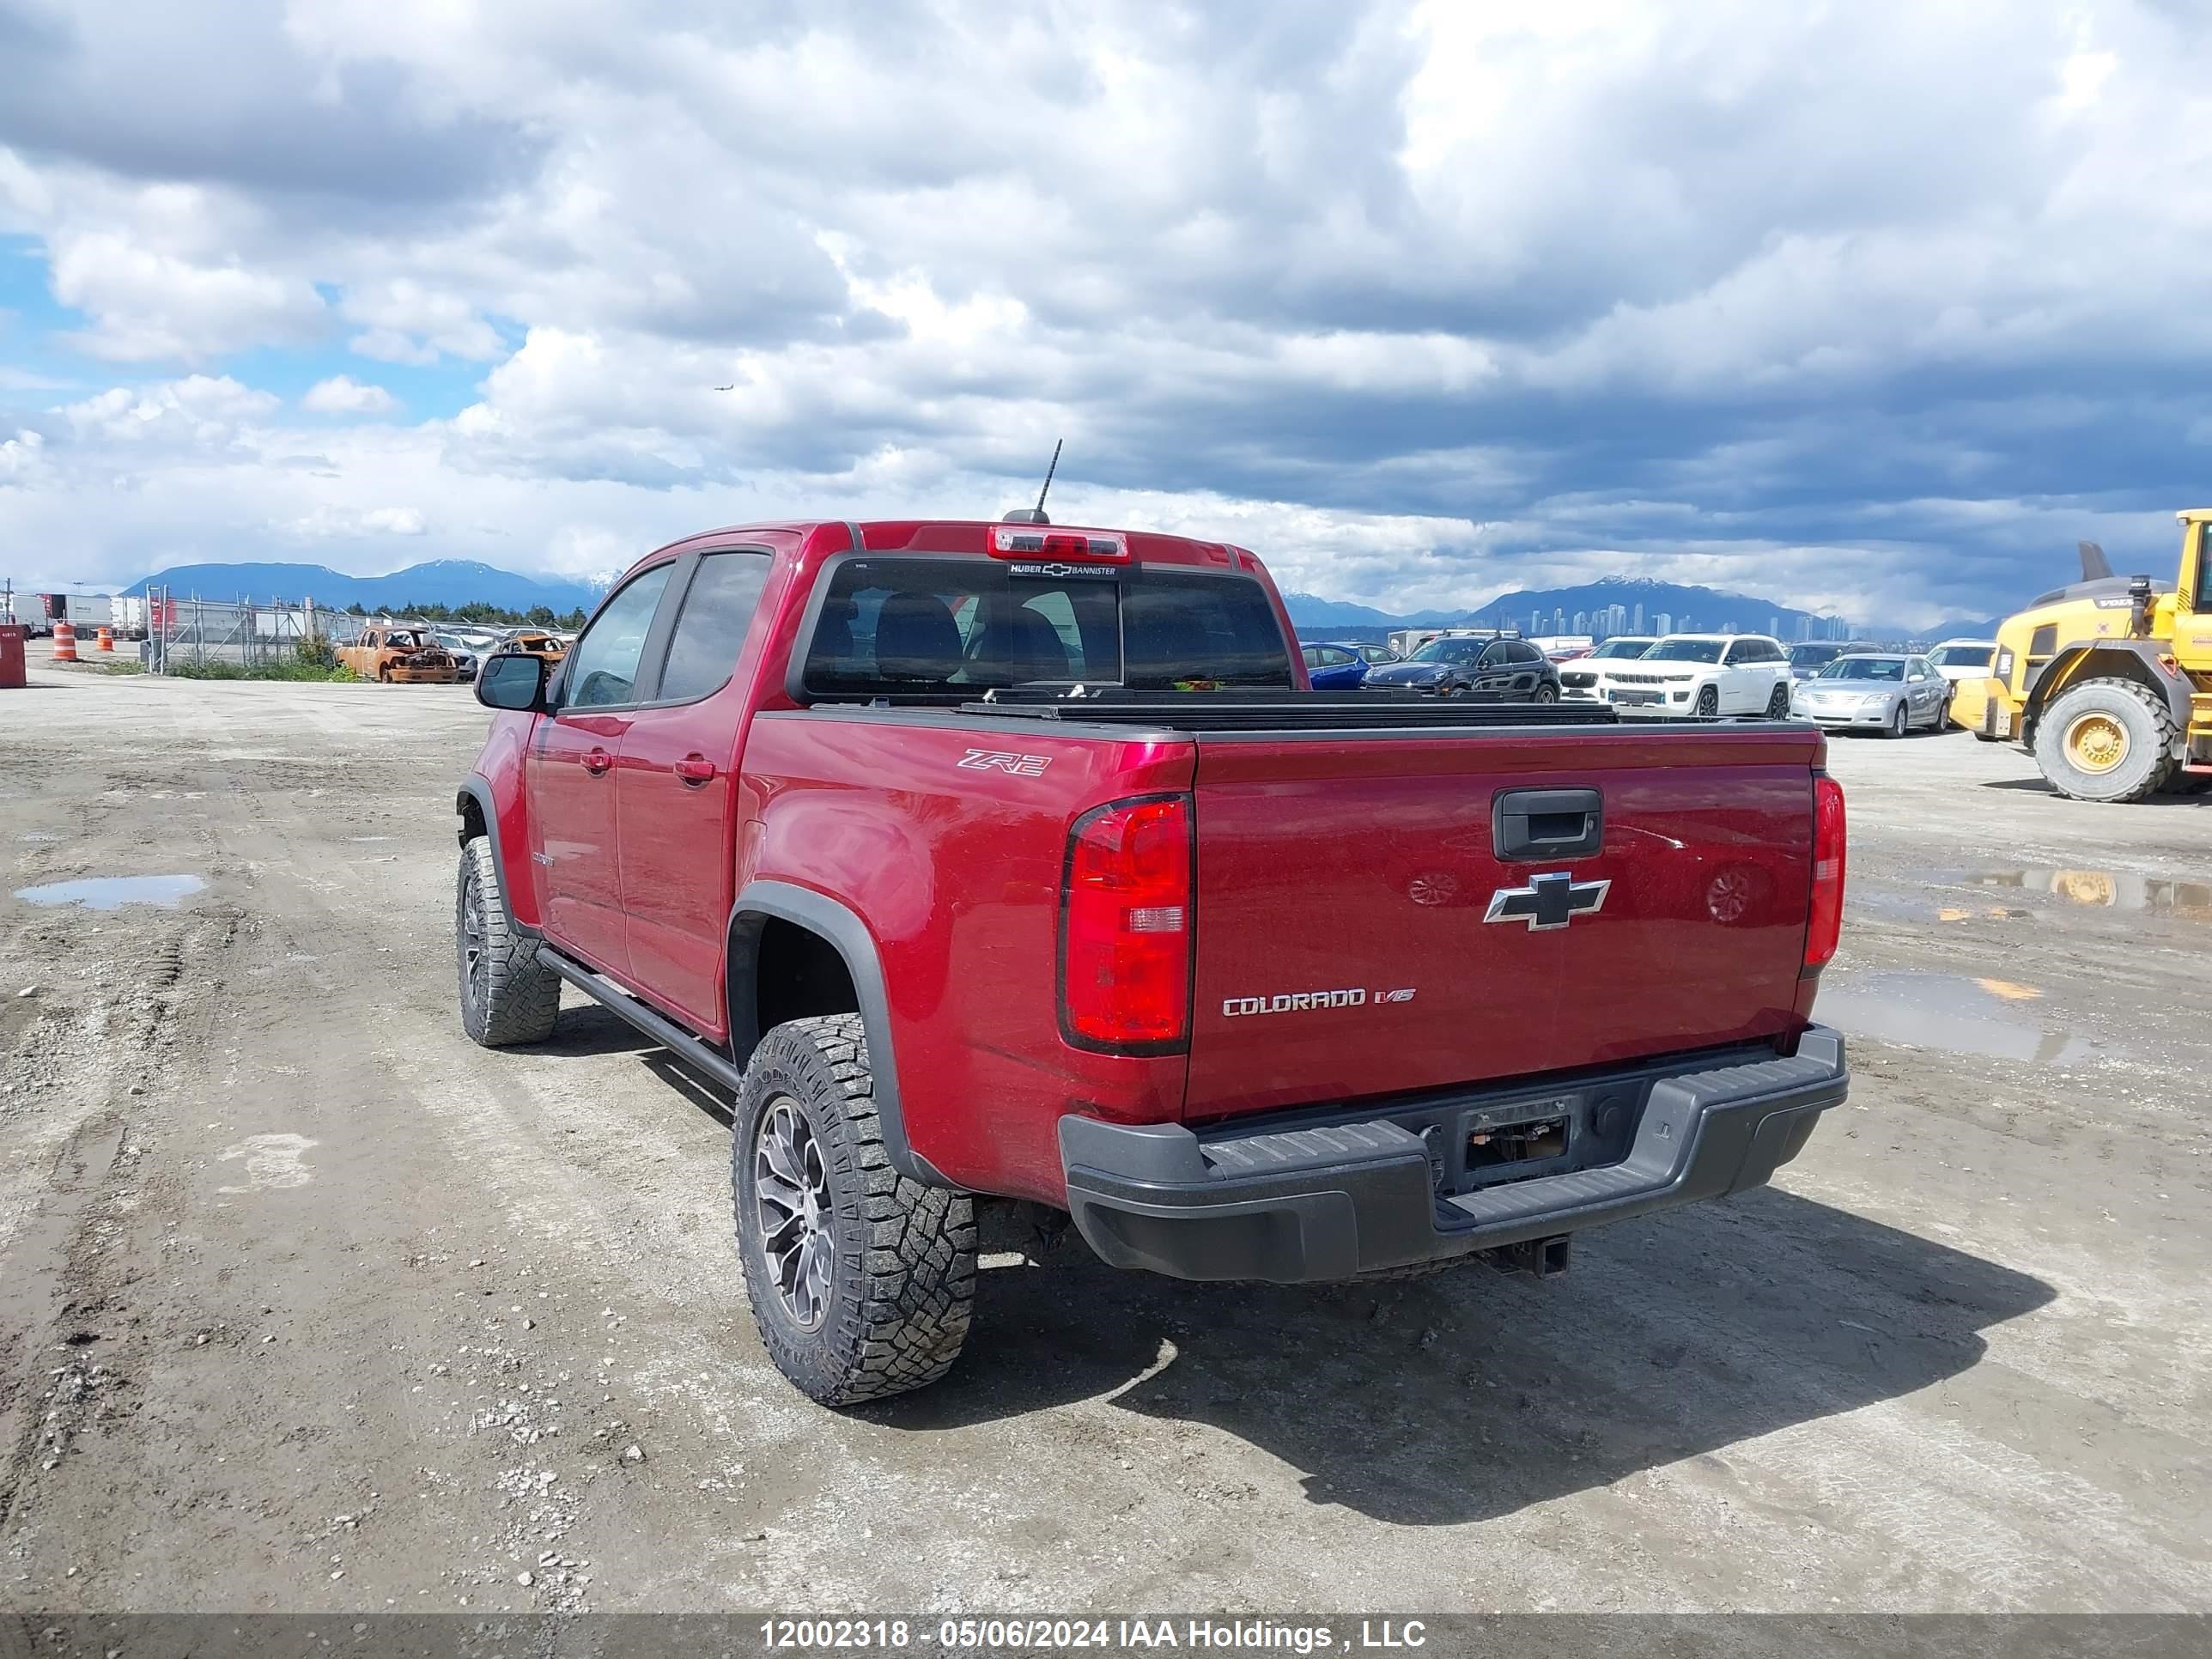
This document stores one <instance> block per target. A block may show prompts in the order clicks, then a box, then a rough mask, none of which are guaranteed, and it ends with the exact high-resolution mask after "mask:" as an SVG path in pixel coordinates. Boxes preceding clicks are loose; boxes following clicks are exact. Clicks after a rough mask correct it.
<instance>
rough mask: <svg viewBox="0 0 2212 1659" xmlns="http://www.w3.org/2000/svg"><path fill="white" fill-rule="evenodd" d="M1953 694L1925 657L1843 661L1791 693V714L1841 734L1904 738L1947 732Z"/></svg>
mask: <svg viewBox="0 0 2212 1659" xmlns="http://www.w3.org/2000/svg"><path fill="white" fill-rule="evenodd" d="M1950 690H1951V688H1950V684H1949V682H1948V681H1947V680H1945V679H1944V678H1943V677H1942V675H1941V674H1939V673H1937V672H1936V670H1935V669H1934V668H1933V667H1931V666H1930V665H1929V662H1928V659H1926V658H1925V657H1891V656H1874V655H1866V656H1853V657H1838V658H1837V659H1835V661H1833V662H1832V663H1830V664H1829V665H1827V666H1826V667H1825V668H1823V669H1822V670H1821V671H1820V672H1819V673H1817V674H1815V675H1814V676H1813V678H1811V679H1809V680H1799V681H1798V682H1797V683H1796V684H1795V685H1794V686H1792V687H1791V688H1790V713H1791V714H1795V715H1796V716H1797V718H1798V719H1800V720H1812V721H1814V723H1815V724H1817V725H1820V726H1828V727H1832V728H1833V729H1835V730H1838V731H1850V730H1852V729H1857V730H1858V731H1862V732H1881V733H1883V734H1884V735H1886V736H1888V737H1893V738H1901V737H1903V736H1904V735H1905V733H1906V732H1910V731H1912V730H1913V729H1915V728H1916V727H1925V728H1926V729H1927V730H1929V731H1931V732H1940V731H1942V729H1943V710H1944V707H1945V705H1946V704H1947V703H1948V702H1949V701H1950Z"/></svg>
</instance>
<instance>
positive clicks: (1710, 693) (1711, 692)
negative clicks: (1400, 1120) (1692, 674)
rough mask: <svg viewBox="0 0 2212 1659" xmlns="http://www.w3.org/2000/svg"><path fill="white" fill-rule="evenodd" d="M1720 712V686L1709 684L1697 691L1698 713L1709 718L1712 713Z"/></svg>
mask: <svg viewBox="0 0 2212 1659" xmlns="http://www.w3.org/2000/svg"><path fill="white" fill-rule="evenodd" d="M1720 712H1721V689H1720V687H1718V686H1717V685H1709V686H1707V687H1706V688H1705V690H1702V691H1700V692H1699V693H1698V713H1699V714H1701V715H1703V716H1704V717H1705V719H1707V720H1711V718H1712V717H1713V716H1714V715H1716V714H1719V713H1720Z"/></svg>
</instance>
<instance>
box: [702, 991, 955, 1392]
mask: <svg viewBox="0 0 2212 1659" xmlns="http://www.w3.org/2000/svg"><path fill="white" fill-rule="evenodd" d="M779 1102H789V1103H792V1104H793V1105H794V1106H796V1107H797V1108H798V1109H799V1113H800V1114H801V1115H803V1116H804V1118H805V1123H806V1127H807V1128H808V1129H809V1130H810V1131H811V1133H812V1136H813V1139H814V1143H815V1145H816V1146H817V1147H818V1148H819V1149H820V1152H821V1155H822V1161H823V1168H824V1174H825V1176H826V1180H827V1185H828V1188H829V1198H830V1213H831V1216H832V1218H833V1219H832V1221H831V1225H830V1230H829V1231H830V1237H831V1243H832V1246H833V1249H834V1251H835V1257H834V1261H833V1262H832V1265H831V1267H830V1272H829V1295H828V1297H827V1303H826V1308H825V1310H824V1312H823V1315H822V1317H821V1319H820V1322H819V1323H818V1324H817V1325H816V1326H815V1328H812V1329H811V1330H810V1329H808V1328H806V1327H805V1326H804V1325H803V1324H802V1323H800V1322H799V1317H798V1316H796V1315H795V1314H794V1313H793V1311H792V1310H791V1309H790V1308H788V1307H787V1305H786V1304H785V1301H784V1297H783V1294H782V1292H781V1290H780V1289H779V1287H778V1285H777V1282H776V1279H775V1272H774V1269H773V1268H772V1267H770V1265H769V1259H768V1249H767V1243H766V1235H765V1231H764V1229H763V1225H762V1222H761V1219H760V1215H761V1210H760V1204H759V1198H758V1192H757V1181H756V1178H755V1152H756V1147H757V1142H758V1140H759V1137H760V1133H761V1128H762V1124H763V1120H764V1119H765V1118H766V1117H767V1116H768V1115H769V1111H770V1109H771V1108H773V1107H774V1106H775V1104H776V1103H779ZM735 1118H736V1121H735V1133H734V1134H733V1135H732V1138H731V1187H732V1195H733V1197H734V1200H735V1204H736V1210H737V1234H738V1262H739V1264H740V1266H741V1267H743V1269H744V1279H745V1296H746V1298H747V1299H748V1300H749V1301H750V1303H751V1304H752V1310H753V1322H754V1324H755V1325H756V1326H757V1327H758V1328H759V1330H760V1335H761V1342H762V1344H763V1346H765V1347H766V1348H767V1349H768V1353H769V1358H770V1359H772V1360H774V1361H775V1368H776V1369H777V1370H780V1371H781V1372H782V1373H783V1374H784V1376H787V1377H788V1378H789V1379H790V1380H791V1382H792V1383H793V1386H795V1387H796V1388H798V1389H799V1391H800V1392H801V1393H803V1394H805V1395H807V1396H809V1397H810V1398H811V1399H814V1400H817V1401H821V1402H822V1403H823V1404H824V1405H829V1406H849V1405H854V1404H857V1403H859V1402H860V1401H867V1400H881V1399H884V1398H885V1397H886V1396H888V1395H896V1394H904V1393H906V1392H908V1390H909V1389H920V1388H926V1387H927V1386H928V1385H929V1384H930V1383H934V1382H936V1381H938V1379H939V1378H940V1377H942V1376H944V1375H945V1373H946V1372H947V1371H949V1370H951V1369H952V1363H953V1361H955V1360H956V1359H957V1358H959V1357H960V1347H961V1344H962V1343H963V1342H965V1341H966V1340H967V1338H968V1322H969V1316H970V1313H971V1311H972V1310H973V1308H974V1305H975V1205H974V1201H973V1200H970V1199H969V1196H968V1195H967V1194H965V1193H955V1192H949V1191H947V1190H945V1188H940V1187H926V1186H923V1185H922V1184H921V1182H916V1181H910V1180H908V1178H907V1177H905V1176H902V1175H901V1174H899V1172H898V1171H897V1170H895V1169H893V1168H892V1167H891V1161H890V1152H888V1150H887V1149H886V1148H885V1146H884V1136H883V1122H882V1119H881V1117H880V1115H879V1114H878V1110H877V1108H876V1097H875V1078H874V1074H873V1073H872V1070H871V1069H870V1066H869V1060H868V1039H867V1036H866V1032H865V1031H864V1030H863V1029H862V1027H861V1023H860V1016H859V1015H857V1014H826V1015H822V1016H818V1017H817V1018H811V1019H794V1020H788V1021H787V1022H785V1023H784V1024H781V1025H778V1026H776V1027H775V1029H774V1030H771V1031H769V1034H768V1035H767V1036H765V1037H763V1039H762V1040H761V1044H760V1047H759V1048H757V1049H755V1050H754V1051H753V1056H752V1059H751V1060H750V1062H749V1063H748V1064H747V1065H746V1066H745V1075H744V1085H743V1086H742V1087H741V1088H740V1089H739V1090H738V1100H737V1107H736V1112H735Z"/></svg>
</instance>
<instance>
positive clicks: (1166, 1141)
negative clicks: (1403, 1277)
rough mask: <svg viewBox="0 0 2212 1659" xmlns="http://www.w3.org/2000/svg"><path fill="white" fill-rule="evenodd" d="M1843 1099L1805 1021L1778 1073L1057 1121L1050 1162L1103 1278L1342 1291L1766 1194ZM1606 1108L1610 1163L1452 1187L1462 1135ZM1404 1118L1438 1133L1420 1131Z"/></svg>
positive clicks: (1650, 1071) (1675, 1075)
mask: <svg viewBox="0 0 2212 1659" xmlns="http://www.w3.org/2000/svg"><path fill="white" fill-rule="evenodd" d="M1849 1086H1850V1077H1849V1073H1848V1071H1847V1069H1846V1067H1845V1065H1844V1043H1843V1039H1842V1037H1841V1036H1838V1034H1837V1033H1836V1032H1834V1031H1832V1030H1828V1029H1826V1027H1823V1026H1814V1028H1812V1029H1811V1030H1808V1031H1807V1032H1806V1033H1805V1035H1804V1036H1803V1037H1802V1039H1801V1040H1800V1042H1799V1044H1798V1050H1797V1053H1796V1055H1794V1056H1793V1057H1791V1058H1790V1059H1787V1060H1782V1059H1776V1058H1774V1057H1772V1056H1771V1054H1769V1055H1767V1056H1766V1057H1765V1058H1758V1057H1756V1056H1747V1057H1745V1058H1741V1059H1738V1060H1733V1061H1731V1062H1729V1063H1725V1064H1721V1065H1717V1066H1707V1067H1705V1069H1701V1070H1688V1069H1681V1070H1674V1071H1669V1070H1668V1069H1667V1068H1665V1067H1663V1066H1662V1067H1658V1068H1652V1067H1644V1068H1638V1069H1631V1070H1626V1071H1624V1072H1622V1073H1619V1074H1617V1075H1613V1076H1598V1077H1594V1078H1585V1079H1581V1080H1579V1081H1577V1083H1575V1084H1574V1085H1571V1086H1567V1087H1563V1088H1559V1089H1553V1090H1550V1091H1547V1090H1545V1089H1544V1088H1542V1087H1541V1086H1540V1087H1537V1088H1534V1089H1530V1088H1527V1087H1520V1088H1515V1089H1510V1090H1496V1091H1486V1092H1481V1093H1471V1094H1468V1095H1465V1096H1461V1097H1454V1098H1453V1099H1451V1100H1449V1101H1447V1102H1441V1103H1430V1104H1429V1105H1426V1106H1424V1107H1419V1108H1413V1109H1395V1108H1394V1109H1392V1110H1391V1112H1390V1114H1389V1115H1388V1116H1376V1115H1375V1113H1374V1109H1372V1108H1369V1109H1364V1110H1361V1111H1356V1112H1346V1113H1345V1114H1344V1115H1341V1116H1334V1115H1323V1116H1320V1117H1316V1116H1313V1115H1299V1116H1298V1118H1297V1124H1296V1127H1279V1128H1277V1129H1275V1130H1273V1131H1272V1132H1261V1133H1254V1132H1252V1131H1251V1130H1250V1129H1249V1127H1247V1128H1243V1129H1236V1128H1231V1129H1230V1130H1228V1131H1225V1132H1219V1133H1204V1134H1201V1133H1194V1132H1193V1131H1192V1130H1189V1129H1187V1128H1184V1127H1182V1126H1181V1125H1179V1124H1158V1125H1146V1126H1134V1125H1124V1124H1112V1123H1105V1122H1102V1121H1099V1120H1097V1119H1096V1118H1088V1117H1078V1116H1073V1115H1071V1116H1067V1117H1063V1118H1061V1119H1060V1162H1061V1165H1062V1167H1063V1169H1064V1170H1065V1172H1066V1177H1067V1199H1068V1209H1069V1212H1070V1213H1071V1214H1072V1215H1073V1217H1074V1218H1075V1225H1076V1226H1077V1228H1078V1230H1079V1231H1081V1233H1082V1234H1083V1237H1084V1238H1085V1241H1086V1242H1087V1243H1089V1244H1090V1245H1091V1249H1094V1250H1096V1251H1097V1253H1098V1255H1100V1256H1101V1257H1102V1258H1103V1260H1105V1261H1108V1262H1110V1263H1111V1264H1113V1265H1114V1266H1115V1267H1145V1268H1149V1269H1151V1270H1152V1271H1153V1272H1155V1273H1167V1274H1169V1275H1170V1276H1172V1277H1174V1278H1177V1279H1268V1280H1273V1281H1274V1282H1276V1283H1279V1284H1291V1283H1297V1282H1300V1281H1305V1280H1319V1279H1350V1278H1354V1277H1356V1276H1358V1274H1361V1273H1374V1272H1377V1271H1380V1270H1383V1269H1385V1268H1391V1267H1411V1266H1414V1265H1417V1264H1419V1263H1422V1262H1429V1261H1443V1260H1444V1259H1447V1258H1449V1257H1452V1256H1457V1255H1468V1254H1469V1253H1470V1252H1473V1251H1475V1250H1488V1249H1502V1248H1504V1247H1505V1246H1507V1245H1512V1244H1520V1243H1527V1242H1528V1241H1529V1240H1532V1239H1540V1238H1548V1237H1553V1236H1555V1235H1558V1234H1561V1233H1567V1232H1572V1231H1577V1230H1578V1229H1580V1228H1583V1227H1593V1226H1597V1225H1601V1224H1603V1223H1605V1222H1608V1221H1620V1220H1625V1219H1626V1218H1628V1217H1630V1216H1637V1215H1644V1214H1647V1213H1649V1212H1651V1211H1654V1210H1663V1209H1671V1208H1673V1207H1674V1206H1676V1205H1680V1204H1691V1203H1695V1202H1697V1201H1698V1200H1700V1199H1707V1198H1722V1197H1725V1196H1727V1195H1728V1194H1730V1193H1738V1192H1741V1191H1743V1190H1744V1189H1745V1188H1748V1187H1757V1186H1760V1185H1763V1184H1764V1183H1765V1182H1766V1181H1767V1179H1768V1178H1769V1177H1770V1176H1772V1175H1773V1173H1774V1171H1775V1170H1778V1169H1779V1168H1780V1167H1781V1166H1782V1165H1783V1164H1787V1163H1788V1162H1789V1161H1790V1159H1791V1158H1795V1157H1796V1155H1797V1153H1798V1152H1799V1151H1800V1150H1801V1149H1802V1147H1803V1146H1804V1145H1805V1142H1806V1139H1807V1138H1808V1136H1810V1135H1811V1133H1812V1132H1813V1126H1814V1123H1815V1122H1817V1121H1819V1118H1820V1114H1821V1113H1822V1112H1824V1111H1826V1110H1827V1109H1828V1108H1830V1107H1832V1106H1835V1105H1838V1104H1840V1103H1842V1101H1843V1099H1844V1096H1845V1094H1846V1093H1847V1092H1848V1090H1849ZM1607 1110H1620V1111H1623V1112H1626V1113H1628V1114H1629V1115H1630V1121H1629V1123H1628V1124H1626V1125H1624V1126H1623V1127H1622V1129H1621V1131H1620V1133H1621V1134H1622V1136H1623V1139H1625V1143H1626V1156H1624V1157H1621V1158H1619V1159H1618V1160H1617V1161H1614V1162H1611V1163H1607V1164H1602V1165H1601V1166H1598V1167H1595V1168H1583V1169H1569V1170H1564V1171H1563V1172H1561V1173H1559V1174H1551V1175H1535V1176H1528V1177H1525V1178H1522V1179H1517V1180H1514V1179H1507V1180H1503V1181H1496V1182H1493V1183H1492V1184H1488V1185H1475V1186H1473V1187H1472V1188H1471V1189H1469V1190H1456V1188H1460V1187H1462V1186H1464V1185H1466V1184H1467V1176H1466V1174H1465V1171H1464V1168H1463V1166H1464V1164H1465V1163H1466V1158H1465V1157H1464V1156H1463V1149H1464V1148H1465V1146H1466V1144H1467V1141H1468V1132H1469V1130H1470V1129H1473V1130H1476V1131H1486V1130H1487V1129H1488V1128H1489V1127H1491V1126H1492V1125H1495V1124H1511V1123H1514V1122H1516V1121H1529V1120H1530V1119H1531V1118H1532V1117H1534V1116H1546V1117H1549V1116H1553V1115H1557V1116H1559V1117H1560V1118H1562V1119H1565V1120H1568V1121H1573V1122H1574V1123H1575V1124H1576V1125H1577V1131H1576V1133H1589V1134H1591V1135H1596V1134H1599V1133H1602V1130H1603V1125H1604V1122H1605V1119H1604V1117H1603V1114H1604V1113H1605V1112H1606V1111H1607ZM1408 1119H1415V1120H1425V1121H1426V1123H1427V1124H1432V1125H1434V1126H1435V1127H1434V1128H1433V1129H1432V1130H1431V1132H1430V1133H1426V1134H1416V1133H1413V1131H1412V1130H1411V1129H1409V1128H1407V1127H1406V1123H1407V1120H1408ZM1569 1144H1570V1145H1571V1141H1570V1143H1569ZM1558 1161H1571V1158H1566V1157H1565V1156H1564V1155H1563V1158H1562V1159H1561V1160H1558ZM1495 1173H1496V1170H1492V1174H1495Z"/></svg>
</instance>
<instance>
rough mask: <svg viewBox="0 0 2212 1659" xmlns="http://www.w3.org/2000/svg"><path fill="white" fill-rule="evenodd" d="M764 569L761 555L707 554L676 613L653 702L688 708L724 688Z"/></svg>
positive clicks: (766, 561) (766, 563)
mask: <svg viewBox="0 0 2212 1659" xmlns="http://www.w3.org/2000/svg"><path fill="white" fill-rule="evenodd" d="M768 567H769V558H768V555H767V554H765V553H709V554H708V555H707V556H705V557H704V558H702V559H701V560H700V561H699V568H698V570H697V572H696V574H694V575H693V576H692V578H691V585H690V587H688V588H686V589H685V590H684V609H683V610H682V611H678V613H677V617H676V630H675V632H674V633H673V634H672V635H671V636H670V638H669V641H668V662H667V665H666V666H665V667H664V668H663V669H662V670H661V671H660V685H659V690H656V691H655V692H654V693H653V700H654V701H655V702H693V701H695V700H696V699H697V698H700V697H703V696H708V695H710V694H711V693H713V692H715V691H719V690H721V689H722V687H724V686H725V685H726V684H729V681H730V675H731V674H732V671H735V669H736V668H737V665H738V648H739V647H741V646H743V645H744V642H745V630H746V629H748V628H750V626H751V625H752V620H753V612H754V611H757V610H758V609H759V608H760V596H761V589H762V588H763V587H765V586H767V585H768Z"/></svg>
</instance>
